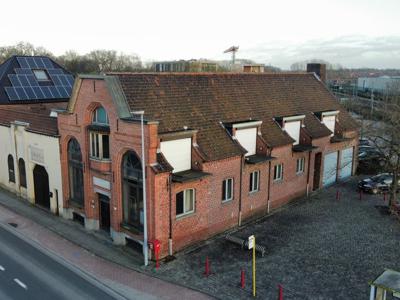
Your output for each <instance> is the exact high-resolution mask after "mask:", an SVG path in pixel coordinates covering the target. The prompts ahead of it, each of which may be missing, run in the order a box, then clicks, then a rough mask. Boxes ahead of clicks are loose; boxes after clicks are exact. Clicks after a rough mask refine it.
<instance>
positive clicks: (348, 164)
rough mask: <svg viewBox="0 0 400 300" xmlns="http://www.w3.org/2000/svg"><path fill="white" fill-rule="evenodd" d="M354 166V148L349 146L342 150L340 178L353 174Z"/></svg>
mask: <svg viewBox="0 0 400 300" xmlns="http://www.w3.org/2000/svg"><path fill="white" fill-rule="evenodd" d="M352 166H353V148H347V149H344V150H343V151H342V157H341V158H340V172H339V178H340V179H346V178H348V177H350V176H351V170H352Z"/></svg>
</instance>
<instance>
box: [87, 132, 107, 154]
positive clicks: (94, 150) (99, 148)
mask: <svg viewBox="0 0 400 300" xmlns="http://www.w3.org/2000/svg"><path fill="white" fill-rule="evenodd" d="M105 135H107V136H108V155H109V156H111V153H110V135H109V134H104V133H100V132H95V131H91V132H90V141H89V142H90V158H92V159H97V160H110V157H108V158H104V153H103V136H105ZM93 139H95V141H94V142H95V143H96V142H97V145H96V147H93V146H94V145H93Z"/></svg>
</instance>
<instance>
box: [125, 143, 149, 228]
mask: <svg viewBox="0 0 400 300" xmlns="http://www.w3.org/2000/svg"><path fill="white" fill-rule="evenodd" d="M122 207H123V222H124V223H125V224H126V225H128V226H130V227H133V228H134V229H136V230H138V231H139V232H143V217H144V215H143V214H144V212H143V180H142V165H141V163H140V160H139V158H138V156H137V155H136V154H135V152H133V151H129V152H127V153H125V155H124V157H123V159H122Z"/></svg>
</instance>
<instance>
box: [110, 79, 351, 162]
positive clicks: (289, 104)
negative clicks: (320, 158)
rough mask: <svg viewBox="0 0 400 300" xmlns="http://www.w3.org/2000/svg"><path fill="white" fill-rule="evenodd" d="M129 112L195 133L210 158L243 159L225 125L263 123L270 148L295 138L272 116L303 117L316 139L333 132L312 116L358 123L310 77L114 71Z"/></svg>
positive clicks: (347, 124)
mask: <svg viewBox="0 0 400 300" xmlns="http://www.w3.org/2000/svg"><path fill="white" fill-rule="evenodd" d="M113 75H116V76H118V78H119V81H120V83H121V86H122V89H123V91H124V94H125V96H126V98H127V101H128V105H129V107H130V109H131V110H141V109H143V110H144V111H145V118H147V119H148V120H154V121H155V120H157V121H159V132H160V133H164V132H171V131H176V130H182V129H183V127H184V126H187V127H188V128H192V129H197V130H198V135H197V141H198V144H199V145H200V147H201V149H202V151H203V152H204V153H205V155H206V156H207V159H209V160H217V159H222V158H226V157H230V156H234V155H240V154H241V151H240V149H239V148H238V147H237V145H235V143H234V141H233V140H232V139H231V138H230V137H229V135H228V134H227V132H226V130H225V129H224V128H223V126H222V125H221V122H222V123H227V122H237V121H242V120H249V119H252V120H262V121H263V122H262V126H261V131H262V136H263V138H264V139H265V140H266V142H267V143H268V144H269V145H270V146H271V147H276V146H281V145H287V144H290V143H292V139H291V138H290V137H289V136H288V135H287V134H286V133H285V132H284V131H283V130H282V129H281V128H280V127H279V126H278V124H277V123H276V122H275V121H274V117H278V116H290V115H297V114H305V115H306V119H305V125H306V129H307V132H308V133H309V134H310V135H311V136H312V137H314V138H318V137H322V136H328V135H330V134H331V132H330V131H329V130H328V129H327V128H326V127H325V126H324V125H323V124H321V122H320V121H319V120H318V119H317V117H316V116H315V115H314V114H313V112H319V111H329V110H340V114H339V123H340V125H341V128H343V129H344V130H354V129H356V128H357V125H356V123H355V122H354V121H353V119H352V118H351V117H350V116H349V114H348V113H347V112H346V111H345V110H344V109H343V108H342V107H341V106H340V105H339V103H338V102H337V100H336V99H335V98H334V97H333V96H332V94H331V93H330V92H329V91H328V90H327V89H326V88H325V86H324V85H323V84H322V83H321V82H320V81H319V80H318V79H317V78H316V77H315V76H314V75H313V74H312V73H273V74H268V73H261V74H260V73H257V74H254V73H133V74H129V73H128V74H126V73H114V74H113Z"/></svg>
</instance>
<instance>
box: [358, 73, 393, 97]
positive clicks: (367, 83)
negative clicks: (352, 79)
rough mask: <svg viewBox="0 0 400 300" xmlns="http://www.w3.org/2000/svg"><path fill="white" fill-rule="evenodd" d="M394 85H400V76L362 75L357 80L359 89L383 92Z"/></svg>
mask: <svg viewBox="0 0 400 300" xmlns="http://www.w3.org/2000/svg"><path fill="white" fill-rule="evenodd" d="M394 85H399V87H400V76H380V77H360V78H358V80H357V89H358V90H362V91H374V92H380V93H383V92H385V91H387V90H389V89H390V88H391V87H393V86H394Z"/></svg>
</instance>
